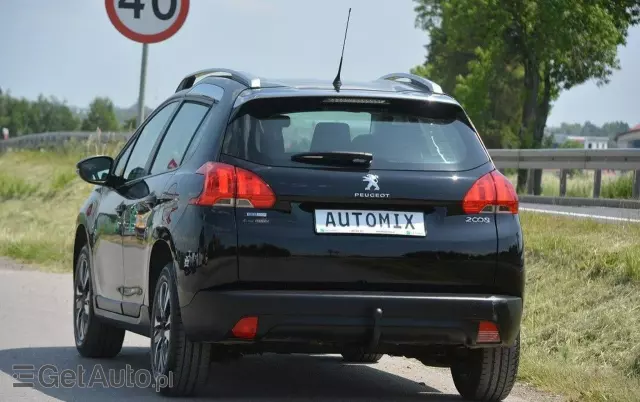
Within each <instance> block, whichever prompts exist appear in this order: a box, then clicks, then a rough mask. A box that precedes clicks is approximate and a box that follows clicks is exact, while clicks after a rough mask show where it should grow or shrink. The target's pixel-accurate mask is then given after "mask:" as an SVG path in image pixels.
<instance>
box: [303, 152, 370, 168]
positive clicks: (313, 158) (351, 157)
mask: <svg viewBox="0 0 640 402" xmlns="http://www.w3.org/2000/svg"><path fill="white" fill-rule="evenodd" d="M291 160H292V161H294V162H300V163H308V164H310V165H326V166H363V167H368V166H369V165H371V161H372V160H373V155H372V154H370V153H366V152H301V153H299V154H294V155H291Z"/></svg>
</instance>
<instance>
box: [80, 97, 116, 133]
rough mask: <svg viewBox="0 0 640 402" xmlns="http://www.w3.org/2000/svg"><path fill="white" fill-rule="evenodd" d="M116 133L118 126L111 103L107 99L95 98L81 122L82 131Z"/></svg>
mask: <svg viewBox="0 0 640 402" xmlns="http://www.w3.org/2000/svg"><path fill="white" fill-rule="evenodd" d="M98 129H100V130H102V131H118V130H120V125H119V123H118V119H117V118H116V114H115V110H114V106H113V102H112V101H111V100H110V99H109V98H100V97H98V98H95V99H94V100H93V102H91V105H89V113H88V115H87V117H86V118H85V119H84V120H83V122H82V130H84V131H95V130H98Z"/></svg>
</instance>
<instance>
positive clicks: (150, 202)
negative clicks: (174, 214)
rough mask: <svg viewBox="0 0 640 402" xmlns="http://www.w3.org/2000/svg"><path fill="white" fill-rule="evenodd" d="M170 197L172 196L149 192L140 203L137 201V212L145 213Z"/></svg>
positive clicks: (169, 199)
mask: <svg viewBox="0 0 640 402" xmlns="http://www.w3.org/2000/svg"><path fill="white" fill-rule="evenodd" d="M172 199H173V198H167V197H158V196H157V195H156V194H155V193H151V194H149V195H148V196H147V197H146V198H143V199H142V200H141V201H140V203H138V212H141V213H146V212H148V211H149V210H151V209H153V207H155V206H157V205H159V204H162V203H164V202H167V201H171V200H172Z"/></svg>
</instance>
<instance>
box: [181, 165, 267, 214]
mask: <svg viewBox="0 0 640 402" xmlns="http://www.w3.org/2000/svg"><path fill="white" fill-rule="evenodd" d="M196 173H198V174H201V175H203V176H204V188H203V189H202V193H200V195H199V196H198V197H196V198H194V199H192V200H191V204H194V205H205V206H213V205H216V206H227V207H233V206H236V207H238V208H271V207H272V206H273V204H275V202H276V196H275V194H274V193H273V191H272V190H271V187H269V185H268V184H267V183H265V182H264V180H262V179H261V178H260V176H258V175H256V174H255V173H253V172H250V171H248V170H244V169H241V168H239V167H235V166H231V165H227V164H225V163H216V162H207V163H205V164H204V165H202V166H201V167H200V169H198V170H197V171H196Z"/></svg>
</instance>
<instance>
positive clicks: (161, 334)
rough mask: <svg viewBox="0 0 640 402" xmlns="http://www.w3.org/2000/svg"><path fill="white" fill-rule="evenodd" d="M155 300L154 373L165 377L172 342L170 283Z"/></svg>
mask: <svg viewBox="0 0 640 402" xmlns="http://www.w3.org/2000/svg"><path fill="white" fill-rule="evenodd" d="M155 298H156V300H155V303H154V306H155V307H154V314H153V337H152V340H151V350H152V353H153V356H152V361H153V371H154V373H155V374H156V375H165V374H166V371H167V364H168V361H169V345H170V343H169V342H170V341H171V293H170V290H169V283H168V282H166V281H165V282H163V283H162V284H161V285H160V289H158V292H157V294H156V297H155Z"/></svg>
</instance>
